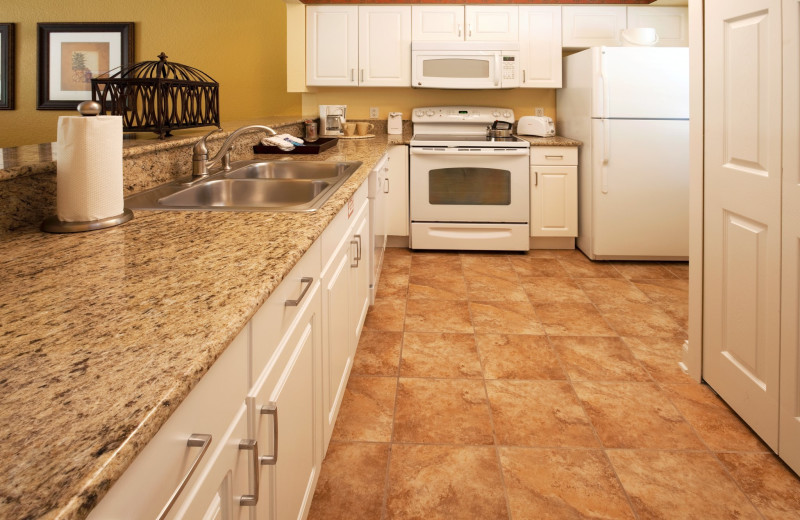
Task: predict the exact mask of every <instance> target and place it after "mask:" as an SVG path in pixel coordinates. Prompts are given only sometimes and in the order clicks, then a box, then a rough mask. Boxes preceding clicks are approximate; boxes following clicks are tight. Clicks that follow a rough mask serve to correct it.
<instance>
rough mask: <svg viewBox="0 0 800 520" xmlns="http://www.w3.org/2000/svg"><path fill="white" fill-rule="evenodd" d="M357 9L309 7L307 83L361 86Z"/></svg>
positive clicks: (328, 6) (333, 6)
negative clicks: (359, 82) (358, 73)
mask: <svg viewBox="0 0 800 520" xmlns="http://www.w3.org/2000/svg"><path fill="white" fill-rule="evenodd" d="M357 69H358V6H342V5H319V6H316V5H315V6H308V7H306V84H307V85H327V86H341V85H348V86H355V85H358V78H357V77H356V76H357V74H356V70H357Z"/></svg>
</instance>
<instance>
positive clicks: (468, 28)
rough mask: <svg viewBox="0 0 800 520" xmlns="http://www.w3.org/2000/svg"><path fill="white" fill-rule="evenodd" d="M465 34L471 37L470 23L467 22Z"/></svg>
mask: <svg viewBox="0 0 800 520" xmlns="http://www.w3.org/2000/svg"><path fill="white" fill-rule="evenodd" d="M467 36H469V37H470V38H472V24H471V23H470V24H467Z"/></svg>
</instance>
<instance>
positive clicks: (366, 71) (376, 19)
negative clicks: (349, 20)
mask: <svg viewBox="0 0 800 520" xmlns="http://www.w3.org/2000/svg"><path fill="white" fill-rule="evenodd" d="M358 24H359V31H358V33H359V45H358V49H359V68H360V71H359V85H361V86H362V87H389V86H392V87H408V86H410V85H411V7H410V6H407V5H405V6H386V5H382V6H359V8H358Z"/></svg>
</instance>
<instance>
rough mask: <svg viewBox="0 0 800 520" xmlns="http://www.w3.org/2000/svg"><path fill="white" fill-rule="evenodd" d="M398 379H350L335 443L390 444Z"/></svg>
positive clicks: (335, 430) (335, 433)
mask: <svg viewBox="0 0 800 520" xmlns="http://www.w3.org/2000/svg"><path fill="white" fill-rule="evenodd" d="M396 390H397V379H396V378H394V377H365V376H350V380H349V381H348V383H347V388H346V389H345V392H344V398H343V399H342V405H341V408H340V409H339V416H338V418H337V419H336V425H335V426H334V428H333V435H332V436H331V439H333V440H338V441H373V442H389V441H390V440H391V438H392V415H393V412H394V400H395V392H396Z"/></svg>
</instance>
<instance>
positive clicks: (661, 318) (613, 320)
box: [597, 303, 686, 337]
mask: <svg viewBox="0 0 800 520" xmlns="http://www.w3.org/2000/svg"><path fill="white" fill-rule="evenodd" d="M597 308H598V309H600V313H601V314H602V315H603V318H605V319H606V321H608V324H609V325H611V326H612V327H613V328H614V330H616V331H617V333H619V335H620V336H660V337H664V336H681V335H685V334H686V331H685V330H684V328H683V327H682V326H681V325H680V324H678V323H677V322H676V321H675V320H673V319H672V317H670V316H669V315H668V314H667V313H666V312H664V311H663V310H662V309H661V308H660V307H658V306H656V305H653V304H647V303H619V304H598V305H597Z"/></svg>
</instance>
